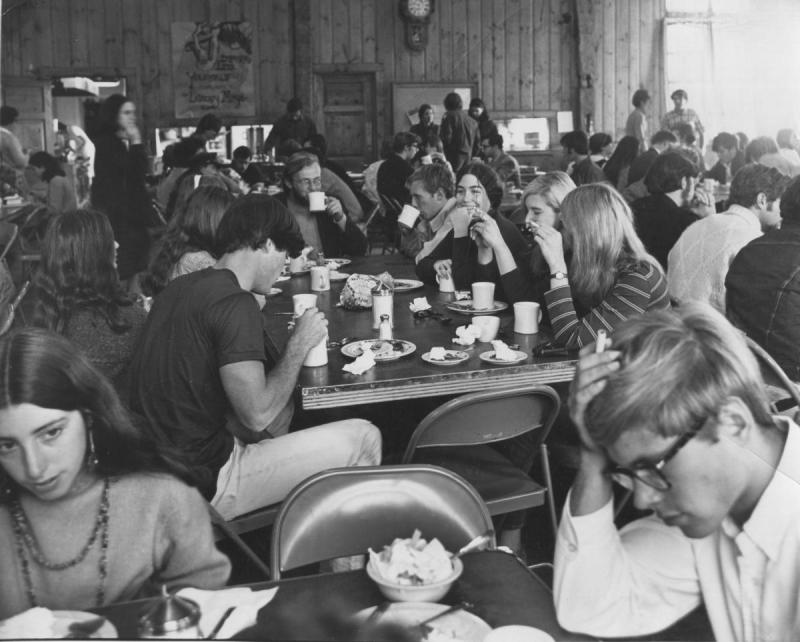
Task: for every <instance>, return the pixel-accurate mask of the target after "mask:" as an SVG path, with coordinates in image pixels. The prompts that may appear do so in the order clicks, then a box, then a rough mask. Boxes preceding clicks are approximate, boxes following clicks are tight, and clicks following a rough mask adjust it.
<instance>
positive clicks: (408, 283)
mask: <svg viewBox="0 0 800 642" xmlns="http://www.w3.org/2000/svg"><path fill="white" fill-rule="evenodd" d="M423 285H425V284H424V283H423V282H422V281H417V280H415V279H395V280H394V291H395V292H408V291H409V290H416V289H418V288H421V287H422V286H423Z"/></svg>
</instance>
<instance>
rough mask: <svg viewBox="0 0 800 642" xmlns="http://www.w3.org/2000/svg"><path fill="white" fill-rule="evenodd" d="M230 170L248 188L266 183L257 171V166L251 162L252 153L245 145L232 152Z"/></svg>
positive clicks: (262, 175)
mask: <svg viewBox="0 0 800 642" xmlns="http://www.w3.org/2000/svg"><path fill="white" fill-rule="evenodd" d="M232 156H233V158H231V164H230V168H231V169H232V170H233V171H234V172H236V173H237V174H238V175H239V177H240V178H241V179H242V180H243V181H244V182H245V183H247V184H248V185H249V186H250V187H253V186H254V185H257V184H258V183H266V182H267V177H266V176H264V174H262V173H261V170H260V169H258V165H255V164H253V163H252V162H251V160H252V158H253V152H251V151H250V148H249V147H247V146H246V145H240V146H239V147H237V148H236V149H234V150H233V154H232Z"/></svg>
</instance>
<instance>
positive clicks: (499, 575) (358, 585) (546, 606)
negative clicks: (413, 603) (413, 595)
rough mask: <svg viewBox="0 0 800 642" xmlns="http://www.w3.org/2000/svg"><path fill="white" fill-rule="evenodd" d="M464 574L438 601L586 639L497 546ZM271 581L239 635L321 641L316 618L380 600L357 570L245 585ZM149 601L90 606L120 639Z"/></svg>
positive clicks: (494, 621) (496, 621)
mask: <svg viewBox="0 0 800 642" xmlns="http://www.w3.org/2000/svg"><path fill="white" fill-rule="evenodd" d="M462 559H463V561H464V573H463V574H462V576H461V577H460V578H459V579H458V580H457V581H456V583H455V584H454V586H453V588H452V589H451V590H450V592H449V593H448V594H447V595H446V596H445V597H444V599H443V600H442V603H446V604H455V603H457V602H460V601H466V602H469V603H471V604H472V605H474V606H473V608H471V609H470V610H471V612H472V613H474V614H475V615H477V616H478V617H480V618H482V619H484V620H485V621H486V622H487V623H488V624H489V625H490V626H491V627H493V628H496V627H499V626H504V625H509V624H523V625H527V626H533V627H536V628H539V629H542V630H544V631H546V632H548V633H549V634H550V635H552V636H553V637H554V638H555V639H556V640H559V641H560V640H589V639H592V638H588V637H586V636H581V635H576V634H572V633H568V632H567V631H564V630H563V629H562V628H561V627H560V626H559V625H558V622H557V620H556V617H555V609H554V607H553V596H552V593H551V591H550V589H549V588H548V587H547V585H546V584H545V583H544V582H543V581H542V580H541V579H540V578H539V577H538V576H536V575H535V574H534V573H531V572H530V571H529V570H528V569H527V568H526V567H525V566H524V565H523V564H522V563H521V562H520V561H519V560H518V559H517V558H516V557H514V556H513V555H509V554H507V553H503V552H500V551H484V552H481V553H472V554H468V555H465V556H464V557H463V558H462ZM276 584H277V586H278V587H279V588H278V592H277V593H276V595H275V597H274V598H273V599H272V601H271V602H270V603H269V604H267V605H266V606H265V607H263V608H262V609H261V610H260V611H259V614H258V620H257V624H256V626H254V627H252V628H251V629H246V630H245V631H242V632H241V633H240V634H239V635H238V636H237V637H238V638H240V639H259V640H326V639H330V638H326V637H325V635H324V634H322V633H321V629H320V628H315V627H319V626H321V624H320V621H321V620H322V619H323V618H324V616H326V615H328V616H330V615H331V614H332V613H335V614H336V616H338V617H343V618H346V617H349V616H350V615H352V614H355V613H357V612H358V611H360V610H362V609H364V608H366V607H369V606H374V605H378V604H381V603H382V602H383V601H384V598H383V596H382V595H381V594H380V592H379V591H378V589H377V587H376V586H375V584H373V582H372V581H371V580H370V579H369V578H368V577H367V574H366V573H365V572H364V571H363V570H361V571H351V572H346V573H328V574H322V575H312V576H306V577H301V578H294V579H286V580H281V581H279V582H277V583H276V582H264V583H259V584H253V585H251V586H252V588H254V589H264V588H269V587H271V586H275V585H276ZM149 603H150V601H149V600H137V601H134V602H128V603H122V604H116V605H112V606H107V607H104V608H101V609H95V610H96V611H97V612H98V613H101V614H103V615H104V616H106V617H107V618H108V619H109V620H111V622H112V623H113V624H114V626H115V627H116V628H117V631H118V632H119V635H120V637H121V638H123V639H130V638H134V637H135V636H136V620H137V618H138V616H139V614H140V613H142V612H143V611H144V610H145V609H146V608H147V606H148V605H149Z"/></svg>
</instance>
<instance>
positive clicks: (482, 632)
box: [354, 602, 492, 642]
mask: <svg viewBox="0 0 800 642" xmlns="http://www.w3.org/2000/svg"><path fill="white" fill-rule="evenodd" d="M376 608H378V607H376V606H370V607H368V608H366V609H363V610H361V611H359V612H358V613H356V614H355V616H354V617H355V618H356V619H357V620H358V621H361V622H363V621H365V620H366V619H367V618H368V617H369V615H370V613H372V611H374V610H375V609H376ZM449 608H450V607H449V606H448V605H447V604H436V603H434V602H395V603H393V604H392V605H391V606H389V608H388V609H387V610H386V612H385V613H383V615H381V616H380V617H379V618H378V622H392V623H394V624H398V625H400V626H405V627H409V626H414V625H416V624H419V623H420V622H422V621H424V620H427V619H428V618H431V617H433V616H434V615H436V614H437V613H441V612H442V611H446V610H447V609H449ZM427 626H430V627H431V628H432V629H434V633H438V636H437V639H442V640H450V639H454V640H460V642H483V639H484V638H485V637H486V636H487V635H489V633H491V631H492V627H490V626H489V625H488V624H487V623H486V622H485V621H484V620H482V619H481V618H479V617H478V616H477V615H473V614H472V613H468V612H467V611H464V610H461V611H455V612H453V613H449V614H448V615H443V616H442V617H441V618H440V619H438V620H434V621H433V622H431V623H430V624H429V625H427ZM423 639H428V638H423Z"/></svg>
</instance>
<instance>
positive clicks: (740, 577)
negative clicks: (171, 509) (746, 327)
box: [554, 303, 800, 641]
mask: <svg viewBox="0 0 800 642" xmlns="http://www.w3.org/2000/svg"><path fill="white" fill-rule="evenodd" d="M569 405H570V416H571V417H572V420H573V421H574V423H575V424H576V426H577V428H578V431H579V433H580V436H581V441H582V449H581V460H580V461H581V463H580V468H579V470H578V474H577V477H576V479H575V483H574V485H573V487H572V489H571V491H570V493H569V495H568V497H567V502H566V505H565V508H564V514H563V518H562V521H561V525H560V528H559V533H558V538H557V541H556V552H555V585H554V597H555V605H556V611H557V614H558V619H559V622H560V624H561V625H562V626H563V627H564V628H566V629H569V630H572V631H580V632H584V633H589V634H590V635H596V636H602V637H618V636H619V637H622V636H624V637H628V636H631V637H638V636H640V635H644V634H649V633H653V632H656V631H659V630H663V629H664V628H666V627H668V626H670V625H671V624H673V623H674V622H676V621H677V620H679V619H680V618H682V617H683V616H685V615H686V614H688V613H689V612H691V611H692V610H693V609H694V608H695V607H697V606H698V605H699V604H700V603H701V602H702V603H704V604H705V608H706V611H707V613H708V617H709V619H710V621H711V626H712V628H713V630H714V636H715V638H716V639H717V640H741V641H750V640H797V639H800V467H799V466H798V461H800V429H798V426H797V425H796V424H795V423H794V422H793V421H791V420H790V419H788V418H787V417H781V416H771V415H770V413H769V406H768V400H767V395H766V392H765V387H764V382H763V380H762V378H761V374H760V372H759V369H758V364H757V362H756V360H755V358H754V356H753V355H752V353H751V352H750V350H749V349H748V347H747V345H746V344H745V342H744V339H743V337H742V336H741V335H740V334H739V333H738V332H737V331H736V330H735V329H734V328H733V326H731V325H730V324H729V323H728V322H727V321H726V320H725V318H724V317H723V316H722V315H721V314H719V313H718V312H716V311H715V310H713V309H712V308H711V307H710V306H709V305H707V304H704V303H690V304H686V305H685V306H682V307H681V308H680V309H679V311H678V312H667V311H662V312H651V313H648V314H645V315H642V316H639V317H635V318H633V319H630V320H628V321H626V322H624V323H623V324H622V325H620V326H618V327H617V328H616V329H615V331H614V334H613V344H612V346H611V348H610V349H609V350H606V351H604V352H600V353H598V352H597V351H596V350H595V346H594V345H588V346H586V347H585V348H584V349H583V350H582V351H581V357H580V360H579V363H578V370H577V374H576V377H575V380H574V381H573V384H572V388H571V393H570V400H569ZM614 482H617V483H619V484H621V485H622V486H623V487H624V488H627V489H630V490H631V491H632V493H633V495H632V496H633V501H634V503H635V505H636V507H637V508H639V509H641V510H651V511H653V514H652V515H650V516H648V517H644V518H641V519H638V520H636V521H633V522H631V523H629V524H628V525H627V526H625V527H624V528H622V529H621V530H619V531H618V530H617V528H616V526H615V525H614V509H613V497H614V493H613V486H612V484H613V483H614Z"/></svg>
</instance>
